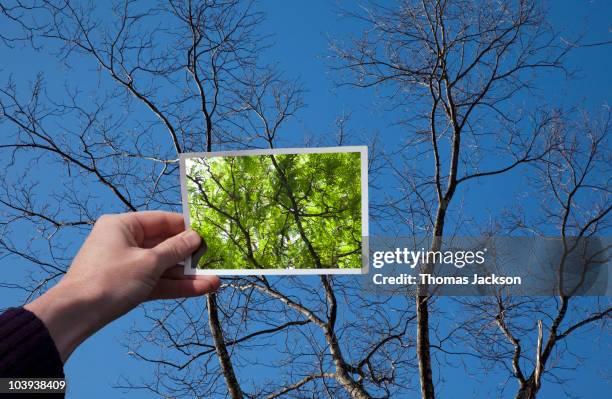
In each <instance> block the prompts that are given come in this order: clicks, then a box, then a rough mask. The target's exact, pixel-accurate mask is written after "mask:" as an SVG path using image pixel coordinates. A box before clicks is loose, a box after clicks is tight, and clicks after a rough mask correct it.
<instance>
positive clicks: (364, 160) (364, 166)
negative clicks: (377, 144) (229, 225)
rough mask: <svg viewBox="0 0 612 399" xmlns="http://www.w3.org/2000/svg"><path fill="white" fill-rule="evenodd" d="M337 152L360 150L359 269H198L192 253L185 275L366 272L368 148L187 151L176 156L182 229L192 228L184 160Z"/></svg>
mask: <svg viewBox="0 0 612 399" xmlns="http://www.w3.org/2000/svg"><path fill="white" fill-rule="evenodd" d="M338 152H359V153H360V154H361V236H362V237H361V238H362V242H361V268H360V269H340V268H333V269H290V268H286V269H198V268H196V267H192V266H191V256H189V257H188V258H187V259H185V263H184V266H185V275H190V276H194V275H205V276H211V275H217V276H260V275H285V276H293V275H327V274H367V273H368V251H369V248H368V236H369V222H368V220H369V219H368V206H369V201H368V147H367V146H342V147H308V148H273V149H255V150H235V151H215V152H186V153H181V154H180V155H179V167H180V179H181V200H182V205H183V218H184V220H185V228H186V229H189V228H190V227H191V221H190V217H189V197H188V195H187V185H186V183H187V171H186V168H185V161H186V160H187V159H189V158H214V157H223V156H248V155H276V154H324V153H338Z"/></svg>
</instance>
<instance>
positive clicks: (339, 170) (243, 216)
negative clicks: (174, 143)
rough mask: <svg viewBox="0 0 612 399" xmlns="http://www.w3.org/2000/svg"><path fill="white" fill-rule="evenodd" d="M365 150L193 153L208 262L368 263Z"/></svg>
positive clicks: (194, 197) (196, 218)
mask: <svg viewBox="0 0 612 399" xmlns="http://www.w3.org/2000/svg"><path fill="white" fill-rule="evenodd" d="M360 156H361V154H360V153H358V152H345V153H321V154H282V155H281V154H277V155H255V156H225V157H211V158H191V159H188V160H186V162H185V167H186V172H187V192H188V197H189V212H190V219H191V228H192V229H194V230H195V231H197V232H198V233H199V234H200V235H201V236H202V238H203V239H204V240H205V242H206V244H207V246H208V250H207V252H206V253H205V254H204V256H203V257H202V258H201V259H200V261H199V263H198V267H200V268H205V269H271V268H277V269H285V268H295V269H311V268H324V269H328V268H360V267H361V179H360V176H361V169H360V165H361V161H360Z"/></svg>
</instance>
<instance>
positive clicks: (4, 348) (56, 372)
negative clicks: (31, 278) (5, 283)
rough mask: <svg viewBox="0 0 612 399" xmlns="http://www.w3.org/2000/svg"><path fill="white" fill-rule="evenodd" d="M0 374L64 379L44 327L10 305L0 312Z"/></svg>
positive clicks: (60, 365) (46, 396)
mask: <svg viewBox="0 0 612 399" xmlns="http://www.w3.org/2000/svg"><path fill="white" fill-rule="evenodd" d="M0 377H2V378H4V377H21V378H34V377H46V378H64V365H63V364H62V360H61V359H60V355H59V352H58V351H57V348H56V347H55V343H54V342H53V339H52V338H51V335H49V331H48V330H47V327H45V325H44V324H43V322H42V321H41V320H40V319H39V318H38V317H36V315H34V313H32V312H30V311H28V310H26V309H24V308H11V309H8V310H7V311H6V312H4V313H2V314H1V315H0ZM37 396H40V398H41V399H42V398H49V397H64V395H63V394H61V395H58V394H55V395H44V394H43V395H37ZM3 397H5V396H3ZM6 397H8V396H6ZM15 397H21V398H23V397H24V395H23V394H20V395H15Z"/></svg>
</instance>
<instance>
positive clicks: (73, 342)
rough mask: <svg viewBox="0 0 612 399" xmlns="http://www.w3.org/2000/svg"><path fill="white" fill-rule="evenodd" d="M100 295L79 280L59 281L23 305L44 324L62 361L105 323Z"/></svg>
mask: <svg viewBox="0 0 612 399" xmlns="http://www.w3.org/2000/svg"><path fill="white" fill-rule="evenodd" d="M99 298H100V295H98V294H97V293H95V292H91V291H89V290H86V289H85V290H84V289H83V287H80V286H79V284H78V283H74V282H66V281H60V282H59V283H58V284H57V285H56V286H54V287H52V288H51V289H50V290H49V291H47V292H46V293H44V294H43V295H41V296H40V297H38V298H37V299H35V300H34V301H33V302H31V303H28V304H27V305H25V306H24V308H25V309H27V310H29V311H30V312H32V313H34V314H35V315H36V316H37V317H38V318H39V319H40V320H41V321H42V322H43V323H44V324H45V326H46V327H47V330H49V334H50V335H51V338H53V341H54V342H55V346H56V348H57V350H58V352H59V354H60V358H61V360H62V362H63V363H65V362H66V360H67V359H68V357H69V356H70V354H71V353H72V352H73V351H74V350H75V349H76V347H77V346H79V344H80V343H81V342H83V341H84V340H85V339H87V337H89V336H91V335H92V334H94V333H95V332H96V331H97V330H99V329H100V328H101V327H102V326H103V325H104V324H105V320H102V319H101V316H100V314H101V313H102V312H101V311H100V310H101V309H100V306H101V305H103V304H101V301H100V299H99Z"/></svg>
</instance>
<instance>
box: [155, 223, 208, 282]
mask: <svg viewBox="0 0 612 399" xmlns="http://www.w3.org/2000/svg"><path fill="white" fill-rule="evenodd" d="M200 242H202V238H200V235H199V234H198V233H196V232H195V231H193V230H187V231H183V232H182V233H180V234H177V235H175V236H174V237H170V238H168V239H167V240H165V241H162V242H161V243H159V244H158V245H157V246H155V247H153V248H152V249H151V250H152V251H153V252H154V253H155V254H156V255H157V259H158V260H157V265H156V266H157V268H158V269H159V270H160V272H162V273H163V272H164V271H165V270H166V269H168V268H169V267H172V266H174V265H176V264H177V263H178V262H182V261H184V260H185V258H187V257H188V256H189V255H191V254H192V253H193V251H195V250H196V249H198V247H199V246H200Z"/></svg>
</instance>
